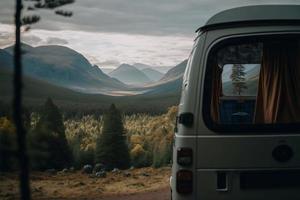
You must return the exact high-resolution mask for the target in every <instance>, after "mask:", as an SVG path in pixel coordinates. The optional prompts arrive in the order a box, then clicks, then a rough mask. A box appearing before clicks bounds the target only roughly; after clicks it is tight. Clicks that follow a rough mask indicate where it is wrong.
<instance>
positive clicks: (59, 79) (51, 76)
mask: <svg viewBox="0 0 300 200" xmlns="http://www.w3.org/2000/svg"><path fill="white" fill-rule="evenodd" d="M22 47H23V66H24V74H26V75H28V76H31V77H33V78H36V79H40V80H44V81H48V82H50V83H51V84H55V85H58V86H63V87H67V88H71V89H75V90H79V91H81V92H92V91H93V90H94V91H95V92H99V91H101V90H111V89H119V90H120V89H126V88H127V87H126V85H125V84H123V83H121V82H120V81H118V80H115V79H112V78H110V77H109V76H107V75H105V74H104V73H103V72H102V71H101V69H100V68H99V67H95V66H92V65H91V64H90V62H89V61H88V60H87V59H86V58H85V57H84V56H83V55H81V54H80V53H78V52H76V51H74V50H72V49H70V48H68V47H64V46H57V45H50V46H39V47H31V46H29V45H26V44H23V45H22ZM5 51H6V52H8V53H10V54H12V51H13V47H8V48H6V49H5ZM1 54H2V53H1ZM91 90H92V91H91Z"/></svg>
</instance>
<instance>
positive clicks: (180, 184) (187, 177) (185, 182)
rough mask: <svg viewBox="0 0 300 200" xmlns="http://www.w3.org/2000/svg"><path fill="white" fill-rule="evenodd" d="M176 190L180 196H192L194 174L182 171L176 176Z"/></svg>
mask: <svg viewBox="0 0 300 200" xmlns="http://www.w3.org/2000/svg"><path fill="white" fill-rule="evenodd" d="M176 190H177V192H178V193H179V194H190V193H192V192H193V172H192V171H189V170H180V171H178V172H177V174H176Z"/></svg>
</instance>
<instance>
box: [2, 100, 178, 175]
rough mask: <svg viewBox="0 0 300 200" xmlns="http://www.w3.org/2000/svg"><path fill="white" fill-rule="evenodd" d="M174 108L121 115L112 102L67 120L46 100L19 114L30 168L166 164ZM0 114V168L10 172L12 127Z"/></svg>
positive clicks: (5, 115) (13, 163)
mask: <svg viewBox="0 0 300 200" xmlns="http://www.w3.org/2000/svg"><path fill="white" fill-rule="evenodd" d="M8 112H9V111H8ZM176 112H177V110H176V108H175V107H172V108H170V109H169V111H168V113H167V114H164V115H160V116H151V115H147V114H133V115H124V114H122V113H121V112H120V111H119V110H118V109H117V108H116V107H115V106H114V105H111V107H110V108H109V109H108V110H107V111H105V112H104V113H103V114H102V115H100V114H99V115H84V116H81V117H80V116H76V117H74V118H70V117H68V118H66V117H63V115H62V113H61V111H60V110H59V109H58V107H57V106H56V105H55V104H54V103H53V102H52V100H51V99H47V101H46V102H45V104H44V105H43V106H42V107H40V108H39V110H38V111H35V112H32V113H30V112H26V115H25V116H24V119H25V120H24V121H25V126H26V129H27V130H28V146H29V156H30V163H31V168H32V169H33V170H46V169H51V168H54V169H63V168H66V167H71V166H73V167H75V168H77V169H80V168H81V167H82V166H83V165H86V164H91V165H94V164H96V163H101V164H103V165H105V166H106V167H107V168H109V169H111V168H115V167H116V168H128V167H130V166H135V167H144V166H154V167H160V166H163V165H167V164H169V163H170V160H171V148H172V138H173V129H174V121H175V116H176ZM0 116H2V117H1V118H0V157H1V160H0V170H1V171H8V170H14V169H16V168H17V162H16V156H15V155H16V145H15V141H16V138H15V137H16V136H15V130H14V126H13V124H12V122H11V121H12V120H11V119H10V117H9V113H4V112H3V113H1V115H0Z"/></svg>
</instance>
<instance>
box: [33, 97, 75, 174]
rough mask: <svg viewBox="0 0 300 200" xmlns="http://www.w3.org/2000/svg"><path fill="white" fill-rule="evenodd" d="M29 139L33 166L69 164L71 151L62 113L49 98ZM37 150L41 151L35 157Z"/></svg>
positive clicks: (50, 166) (44, 166)
mask: <svg viewBox="0 0 300 200" xmlns="http://www.w3.org/2000/svg"><path fill="white" fill-rule="evenodd" d="M30 139H31V147H32V149H31V150H32V152H33V157H32V159H33V161H32V162H33V165H34V167H35V168H37V169H45V168H57V169H61V168H64V167H67V166H70V165H71V162H72V152H71V150H70V148H69V145H68V142H67V139H66V135H65V127H64V124H63V119H62V115H61V113H60V111H59V109H58V107H57V106H56V105H55V104H54V103H53V102H52V100H51V99H50V98H48V99H47V101H46V103H45V104H44V106H43V107H42V109H41V112H40V119H39V121H38V122H37V126H36V129H35V130H34V131H33V132H32V136H31V138H30ZM37 152H43V153H42V154H39V155H38V156H37V157H36V155H37ZM39 162H40V163H39Z"/></svg>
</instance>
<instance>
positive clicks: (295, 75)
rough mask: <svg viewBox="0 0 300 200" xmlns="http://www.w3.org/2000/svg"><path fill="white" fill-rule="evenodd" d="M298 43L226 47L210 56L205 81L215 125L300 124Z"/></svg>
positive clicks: (262, 42) (294, 40) (259, 42)
mask: <svg viewBox="0 0 300 200" xmlns="http://www.w3.org/2000/svg"><path fill="white" fill-rule="evenodd" d="M299 44H300V42H299V39H297V38H278V39H276V40H274V38H273V39H267V38H264V39H261V40H259V39H257V38H256V39H255V40H253V41H252V42H251V40H246V41H242V40H239V41H238V42H237V41H234V42H232V43H230V42H226V43H224V44H223V45H222V44H221V45H219V46H217V47H216V48H215V49H213V50H212V51H211V52H210V54H209V57H208V66H207V71H206V77H205V84H208V85H209V87H207V85H206V86H205V87H206V89H207V88H209V90H210V91H209V93H210V95H209V98H210V99H209V101H208V102H209V103H210V111H209V112H210V117H211V120H212V121H213V122H214V123H216V124H227V125H230V124H289V123H299V122H300V78H299V77H300V45H299Z"/></svg>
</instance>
